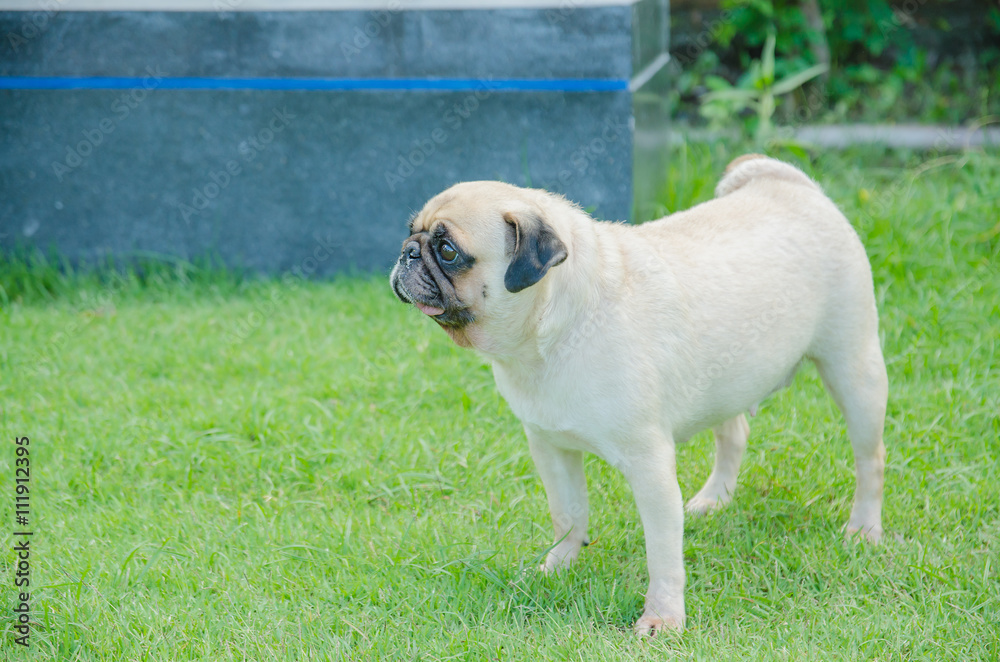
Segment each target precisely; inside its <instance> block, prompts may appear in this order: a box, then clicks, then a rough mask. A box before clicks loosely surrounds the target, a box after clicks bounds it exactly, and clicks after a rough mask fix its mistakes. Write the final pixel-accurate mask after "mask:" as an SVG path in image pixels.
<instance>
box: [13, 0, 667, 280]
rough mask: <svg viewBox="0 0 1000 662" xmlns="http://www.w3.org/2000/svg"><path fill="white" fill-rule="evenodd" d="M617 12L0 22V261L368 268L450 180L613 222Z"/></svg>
mask: <svg viewBox="0 0 1000 662" xmlns="http://www.w3.org/2000/svg"><path fill="white" fill-rule="evenodd" d="M635 11H637V8H636V7H633V6H631V5H628V4H624V5H623V4H612V5H609V6H581V7H574V8H571V9H567V8H565V7H563V8H561V9H560V8H559V6H558V5H556V6H555V7H548V8H546V7H535V8H511V9H495V10H475V11H472V10H462V9H449V10H419V11H402V10H395V9H389V10H376V11H356V10H348V11H317V12H313V11H281V12H258V11H253V12H204V11H203V12H189V11H180V12H176V11H174V12H168V11H157V12H136V11H104V12H87V11H81V12H60V13H53V14H50V15H48V16H47V17H46V20H45V21H44V23H43V22H42V21H39V20H34V21H33V22H32V21H28V22H26V20H25V17H26V16H29V13H24V12H0V35H8V38H7V39H6V40H4V43H3V44H2V45H0V50H2V51H3V53H2V57H0V88H2V89H0V127H2V131H0V247H2V248H4V249H7V250H10V249H12V248H13V247H15V246H19V245H28V246H32V247H37V248H40V249H44V250H48V249H55V250H57V251H58V252H60V253H62V254H64V255H66V256H68V257H69V258H71V259H72V260H75V261H81V262H94V261H98V260H102V259H103V258H104V257H105V256H108V255H113V256H116V257H124V258H126V259H127V258H130V257H141V256H149V255H153V254H156V255H170V256H178V257H182V258H186V259H192V258H196V257H199V256H203V255H214V256H217V257H220V258H222V260H224V261H225V262H226V263H228V264H232V265H238V266H241V267H247V268H250V269H252V270H256V271H261V272H269V273H277V272H281V271H284V270H287V269H292V268H295V267H296V266H299V267H301V266H302V265H303V264H304V263H307V264H310V265H312V264H313V262H312V261H311V260H310V258H311V257H312V256H315V255H324V256H328V257H324V258H323V259H322V260H320V261H319V264H318V266H317V268H316V272H315V273H316V274H318V275H325V274H332V273H335V272H337V271H340V270H343V269H346V268H355V269H361V270H373V269H374V270H380V269H385V268H387V267H388V265H390V264H391V262H392V261H393V259H394V258H395V256H396V254H397V252H398V248H399V242H400V241H401V239H402V238H403V236H404V234H405V225H406V222H407V220H408V218H409V215H410V214H411V213H412V212H413V211H415V210H417V209H419V208H420V207H421V206H422V204H423V202H424V201H426V199H428V198H429V197H431V196H433V195H434V194H435V193H437V192H439V191H440V190H442V189H443V188H445V187H447V186H449V185H450V184H452V183H455V182H458V181H463V180H469V179H502V180H505V181H509V182H512V183H515V184H518V185H530V186H544V187H546V188H550V189H553V190H557V191H560V192H563V193H565V194H566V195H568V196H569V197H570V198H572V199H574V200H576V201H577V202H579V203H581V204H582V205H584V206H585V207H588V208H591V209H592V210H593V212H594V213H595V215H597V216H599V217H602V218H608V219H628V218H629V217H630V215H631V211H632V179H633V142H632V136H633V127H632V121H633V120H632V92H631V91H630V90H629V89H628V82H629V79H630V77H631V76H632V74H633V69H634V68H635V65H636V62H637V58H638V61H639V63H640V64H642V59H643V58H645V59H648V58H649V57H650V56H649V55H648V53H653V55H654V56H655V54H656V53H655V52H656V50H657V48H656V47H655V44H654V47H653V48H650V46H649V42H650V40H649V39H645V40H644V44H643V46H644V49H640V48H639V44H637V43H636V42H635V39H634V35H633V32H634V27H635V26H634V25H633V15H634V12H635ZM645 11H647V12H648V11H649V9H648V8H646V9H645ZM29 23H31V24H34V25H35V27H36V30H34V31H32V30H30V29H29V30H26V27H27V26H28V25H29ZM39 23H42V24H41V25H38V24H39ZM647 28H648V26H647ZM12 34H13V35H15V36H17V37H19V39H11V38H9V35H12ZM654 41H655V40H654Z"/></svg>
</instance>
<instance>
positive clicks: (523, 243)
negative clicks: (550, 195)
mask: <svg viewBox="0 0 1000 662" xmlns="http://www.w3.org/2000/svg"><path fill="white" fill-rule="evenodd" d="M503 220H505V221H507V225H508V226H510V227H509V230H511V231H512V232H513V235H514V242H513V243H514V251H513V252H514V254H513V256H512V257H511V260H510V264H509V265H508V266H507V273H506V275H504V278H503V284H504V287H506V288H507V291H508V292H520V291H521V290H523V289H524V288H526V287H531V286H532V285H534V284H535V283H537V282H538V281H540V280H541V279H542V276H544V275H545V273H546V272H547V271H548V270H549V269H550V268H551V267H554V266H556V265H557V264H559V263H561V262H562V261H563V260H565V259H566V256H567V255H568V253H567V252H566V244H564V243H563V242H562V241H560V239H559V237H557V236H556V233H555V232H553V231H552V228H550V227H549V226H548V224H546V223H545V221H543V220H542V219H541V218H539V217H538V216H534V215H530V216H525V217H523V218H522V219H519V218H517V217H516V216H514V214H511V213H510V212H507V213H506V214H504V215H503Z"/></svg>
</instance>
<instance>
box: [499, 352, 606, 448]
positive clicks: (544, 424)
mask: <svg viewBox="0 0 1000 662" xmlns="http://www.w3.org/2000/svg"><path fill="white" fill-rule="evenodd" d="M493 375H494V378H495V379H496V384H497V389H498V390H499V391H500V394H501V395H502V396H503V397H504V399H505V400H506V401H507V404H508V405H510V408H511V410H512V411H513V412H514V414H515V415H516V416H517V417H518V419H519V420H520V421H521V422H522V423H523V424H525V425H528V426H532V427H535V428H538V429H541V430H545V431H547V432H553V433H560V437H561V438H563V439H565V440H566V445H567V447H570V448H574V449H576V450H585V451H589V452H593V453H598V454H600V453H601V448H600V447H601V446H602V444H603V443H604V441H605V440H607V439H608V438H609V437H610V436H612V434H611V433H612V430H613V428H615V427H616V424H615V421H620V420H621V419H620V418H619V417H618V416H616V415H615V412H612V411H605V410H606V409H609V408H610V406H611V404H610V403H611V401H610V400H608V399H606V398H601V397H600V394H599V393H597V392H596V391H597V388H598V386H599V385H598V384H596V383H595V382H594V380H592V379H589V380H588V379H585V378H580V377H579V376H574V375H573V374H571V373H557V374H554V375H553V374H549V375H544V374H541V375H540V374H537V373H532V374H526V373H524V372H521V371H517V370H505V369H503V368H502V367H500V366H494V369H493Z"/></svg>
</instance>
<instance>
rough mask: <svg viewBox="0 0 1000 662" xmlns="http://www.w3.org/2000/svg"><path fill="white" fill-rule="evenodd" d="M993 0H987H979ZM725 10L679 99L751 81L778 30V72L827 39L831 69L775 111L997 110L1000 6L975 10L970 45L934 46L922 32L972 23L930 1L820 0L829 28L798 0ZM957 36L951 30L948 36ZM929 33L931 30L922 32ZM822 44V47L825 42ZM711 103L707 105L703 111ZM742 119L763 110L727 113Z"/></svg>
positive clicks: (822, 116)
mask: <svg viewBox="0 0 1000 662" xmlns="http://www.w3.org/2000/svg"><path fill="white" fill-rule="evenodd" d="M983 4H988V3H983ZM722 7H723V12H722V15H721V17H719V18H718V19H717V20H713V22H712V23H711V26H712V29H711V37H712V39H713V43H712V44H711V45H710V46H709V47H708V48H707V49H705V50H701V51H699V53H698V57H697V58H693V59H694V62H691V63H687V69H686V70H685V71H683V72H682V74H681V75H679V76H678V78H677V82H676V95H677V103H678V105H679V107H680V108H681V113H680V114H681V115H682V116H683V115H684V114H685V113H684V106H685V104H687V103H691V102H694V101H697V100H698V99H699V97H700V95H701V94H703V93H704V92H706V91H708V92H712V91H715V90H719V89H722V88H724V87H725V86H724V85H723V84H722V81H724V82H725V83H727V84H729V85H730V86H732V87H736V88H742V89H750V88H752V87H753V85H752V84H751V82H750V81H753V80H755V79H757V78H758V77H759V70H758V69H757V68H759V66H760V65H758V64H755V63H756V62H760V61H762V60H763V57H764V56H763V50H764V47H765V46H766V44H767V38H768V34H770V33H773V34H774V35H775V36H776V39H775V45H774V59H775V65H774V67H775V76H776V77H777V78H782V77H785V76H789V75H792V74H794V73H795V72H798V71H803V70H806V69H807V68H808V67H810V66H813V65H815V64H817V61H816V52H817V47H818V46H820V45H822V44H826V47H827V49H828V52H829V58H830V70H829V72H828V73H827V74H826V75H825V76H824V77H823V79H822V81H821V83H820V84H818V85H817V84H807V85H804V86H800V87H799V88H797V89H796V90H795V91H793V92H792V93H791V94H787V95H785V96H784V98H783V99H780V100H777V103H776V107H775V109H774V113H773V118H774V121H776V122H779V123H802V122H804V121H806V122H814V123H821V122H824V121H827V122H850V121H864V122H892V121H899V122H903V121H921V122H940V123H947V124H963V123H967V122H969V121H972V120H974V119H976V118H980V117H983V116H986V115H998V114H1000V92H998V90H1000V9H998V8H997V7H996V6H988V7H986V6H984V7H982V8H981V10H980V9H978V8H977V9H970V11H981V12H982V15H981V17H978V20H977V19H972V20H973V21H974V22H975V24H976V26H977V28H979V29H980V30H981V31H982V33H983V35H984V36H985V38H984V41H983V42H982V43H978V44H976V45H975V46H974V47H970V49H969V50H967V51H966V53H965V54H964V55H947V54H946V53H937V52H935V53H933V54H931V53H929V52H928V51H927V50H926V49H924V48H922V47H921V46H920V45H919V44H918V40H917V38H916V35H917V34H918V32H922V33H923V34H924V35H927V34H928V33H935V34H936V35H938V37H936V39H937V41H938V42H942V41H944V40H945V39H946V38H949V37H950V35H956V34H958V32H959V30H968V29H969V28H968V27H967V26H966V27H961V28H960V27H953V26H951V25H950V24H949V23H948V22H947V21H945V20H944V19H942V18H940V16H941V13H940V10H938V11H937V12H935V11H934V10H935V7H934V6H933V5H931V4H930V3H908V4H907V3H902V4H900V3H890V2H887V1H886V0H846V1H845V2H835V1H834V0H822V1H821V2H820V3H819V8H820V14H821V17H822V22H823V25H824V31H823V33H822V34H821V33H819V32H817V31H816V30H814V29H813V28H812V27H811V26H810V25H809V22H808V21H807V20H806V18H805V16H804V14H803V12H802V10H801V3H800V2H799V0H724V2H723V3H722ZM950 38H951V39H952V40H953V41H954V37H950ZM924 39H925V43H926V41H927V37H926V36H925V37H924ZM819 50H822V49H819ZM706 113H707V114H706ZM706 113H702V115H703V116H704V117H707V118H708V119H709V120H710V121H714V122H715V123H716V124H717V123H718V122H719V121H721V120H722V119H723V118H724V117H725V115H724V113H723V107H722V106H718V105H715V106H714V107H711V108H708V109H706ZM728 119H729V121H730V122H732V121H733V120H737V121H739V120H741V119H743V120H746V122H745V124H746V128H747V130H748V132H749V133H751V134H752V133H754V132H755V131H756V126H758V125H759V124H760V120H759V113H754V114H753V115H752V116H749V115H745V114H744V115H742V116H741V115H736V116H733V115H732V114H730V116H729V118H728Z"/></svg>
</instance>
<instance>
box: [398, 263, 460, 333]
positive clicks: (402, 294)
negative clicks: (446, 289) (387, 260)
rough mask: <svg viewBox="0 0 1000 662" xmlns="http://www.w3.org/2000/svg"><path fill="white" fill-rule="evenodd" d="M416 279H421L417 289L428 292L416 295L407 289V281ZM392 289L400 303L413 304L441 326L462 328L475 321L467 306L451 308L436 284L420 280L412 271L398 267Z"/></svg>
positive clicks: (423, 279)
mask: <svg viewBox="0 0 1000 662" xmlns="http://www.w3.org/2000/svg"><path fill="white" fill-rule="evenodd" d="M414 278H417V279H420V282H419V283H415V286H416V288H417V289H418V290H421V291H422V290H427V292H426V293H424V292H421V293H420V294H414V292H413V289H414V288H410V287H407V281H408V280H412V279H414ZM392 289H393V291H394V292H395V293H396V297H397V298H398V299H399V300H400V301H402V302H403V303H410V304H413V306H414V307H415V308H416V309H417V310H419V311H420V312H422V313H423V314H425V315H427V316H428V317H430V318H431V319H432V320H434V321H435V322H437V323H438V324H440V325H441V326H444V327H449V328H462V327H464V326H467V325H468V324H471V323H472V322H473V321H474V316H473V315H472V311H470V310H469V309H468V308H467V307H465V306H460V305H453V306H449V305H448V304H447V303H446V302H445V301H443V299H444V298H445V297H444V295H443V294H442V292H441V290H440V288H439V287H437V285H436V284H434V283H432V282H431V281H430V280H429V279H427V278H420V274H415V273H413V271H412V270H408V269H401V268H398V267H397V269H395V270H394V272H393V274H392Z"/></svg>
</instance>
